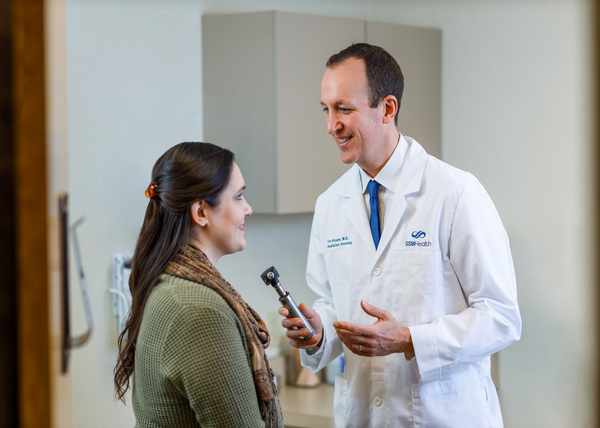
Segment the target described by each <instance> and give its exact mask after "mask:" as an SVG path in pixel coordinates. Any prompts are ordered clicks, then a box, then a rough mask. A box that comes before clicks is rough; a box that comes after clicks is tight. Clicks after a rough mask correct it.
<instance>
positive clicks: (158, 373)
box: [133, 247, 283, 428]
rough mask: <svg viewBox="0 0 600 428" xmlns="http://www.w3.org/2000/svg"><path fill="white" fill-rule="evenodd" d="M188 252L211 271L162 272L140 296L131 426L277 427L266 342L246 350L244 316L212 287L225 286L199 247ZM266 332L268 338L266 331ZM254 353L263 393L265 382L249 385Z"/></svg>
mask: <svg viewBox="0 0 600 428" xmlns="http://www.w3.org/2000/svg"><path fill="white" fill-rule="evenodd" d="M187 248H188V249H189V248H193V247H187ZM192 251H193V253H194V254H195V257H196V258H197V259H198V262H199V263H200V264H202V265H203V266H204V268H206V267H208V270H206V269H205V270H203V272H204V274H206V273H208V272H210V275H209V276H207V277H206V278H204V280H202V281H191V280H189V279H184V278H181V277H176V276H173V275H171V274H165V275H162V276H161V278H160V282H159V284H158V285H157V286H156V287H155V289H154V290H153V292H152V294H151V296H150V298H149V299H148V302H147V303H146V308H145V310H144V317H143V321H142V326H141V330H140V334H139V336H138V340H137V344H136V354H135V370H134V375H133V408H134V413H135V416H136V427H140V428H141V427H144V428H146V427H148V428H154V427H184V428H185V427H198V426H203V427H238V426H239V427H242V426H243V427H263V426H267V427H270V426H280V427H283V420H282V417H281V409H280V406H279V401H278V399H277V395H276V391H275V387H274V385H272V378H271V372H270V370H269V368H268V362H267V360H266V356H264V347H263V346H265V345H263V346H261V347H260V349H259V350H260V351H261V354H259V355H256V353H255V354H254V355H253V354H252V346H251V344H252V343H254V342H251V341H249V340H248V330H249V329H248V326H245V325H244V322H245V321H247V320H244V321H242V320H240V316H239V314H238V313H236V311H235V310H234V309H233V308H232V306H231V302H227V301H226V300H225V299H224V298H223V296H222V295H221V293H219V292H218V291H216V290H214V289H213V288H212V287H211V286H213V287H214V286H215V284H216V283H220V284H221V285H223V282H224V283H225V284H227V285H228V286H229V287H231V286H230V285H229V284H228V283H227V282H226V281H225V280H224V279H222V276H221V275H220V274H218V271H216V269H215V268H214V266H212V264H210V262H208V260H207V259H206V257H205V256H204V254H202V253H201V252H200V251H199V250H197V249H195V248H193V250H192ZM196 252H197V253H200V254H201V255H202V256H204V258H202V257H201V256H200V254H197V253H196ZM188 255H189V251H188ZM204 259H206V260H204ZM176 263H177V262H176ZM184 264H185V263H184ZM207 264H208V265H207ZM179 267H181V265H179ZM180 270H181V269H180ZM183 270H185V269H183ZM213 270H214V272H216V273H217V274H218V277H217V276H215V273H214V272H212V271H213ZM166 272H170V273H173V270H172V269H169V268H168V269H167V271H166ZM179 274H180V275H179V276H182V274H181V272H179ZM207 283H211V286H208V285H206V284H207ZM231 288H232V289H233V287H231ZM234 291H235V290H234ZM236 294H237V292H236ZM237 296H239V294H237ZM236 299H237V298H236ZM236 299H234V300H233V301H235V302H237V300H236ZM239 299H241V296H240V297H239ZM241 301H242V302H243V299H242V300H241ZM244 304H245V302H244ZM236 305H237V303H236ZM245 306H247V305H245ZM249 313H254V311H251V312H249ZM258 320H260V317H259V318H258ZM256 323H257V324H259V325H261V324H262V326H264V323H262V320H260V322H259V321H256ZM261 328H262V327H261ZM265 331H266V329H265ZM257 337H258V336H257ZM265 339H266V344H268V333H267V336H266V337H263V340H265ZM252 340H259V339H252ZM261 343H262V342H261ZM254 351H256V348H254ZM259 359H260V360H264V362H263V363H262V364H258V365H259V366H260V367H262V369H261V368H259V370H266V373H268V376H267V375H266V374H265V375H264V376H267V377H268V380H269V384H270V385H272V386H270V388H268V389H270V391H271V392H272V395H270V394H268V392H267V393H266V395H265V391H264V390H265V389H267V388H265V382H263V384H261V385H258V386H257V384H256V377H257V374H256V365H257V363H260V362H259V361H258V360H259ZM264 376H263V380H266V378H265V377H264ZM261 387H262V389H263V392H262V394H263V396H262V398H261V389H260V388H261ZM265 397H270V398H268V401H266V399H265Z"/></svg>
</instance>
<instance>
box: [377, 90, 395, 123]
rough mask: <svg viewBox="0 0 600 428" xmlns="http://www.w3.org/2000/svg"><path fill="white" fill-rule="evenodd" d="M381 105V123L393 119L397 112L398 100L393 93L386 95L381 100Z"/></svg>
mask: <svg viewBox="0 0 600 428" xmlns="http://www.w3.org/2000/svg"><path fill="white" fill-rule="evenodd" d="M381 105H382V107H383V123H389V122H393V121H394V117H395V116H396V112H398V100H397V99H396V97H395V96H393V95H388V96H387V97H385V98H384V99H383V100H381Z"/></svg>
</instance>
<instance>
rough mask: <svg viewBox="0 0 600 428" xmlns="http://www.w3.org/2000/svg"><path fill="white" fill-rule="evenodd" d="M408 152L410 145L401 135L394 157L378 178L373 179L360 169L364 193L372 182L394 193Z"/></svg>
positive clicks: (382, 169)
mask: <svg viewBox="0 0 600 428" xmlns="http://www.w3.org/2000/svg"><path fill="white" fill-rule="evenodd" d="M407 150H408V143H407V142H406V140H405V139H404V136H402V134H400V136H399V140H398V144H397V145H396V148H395V149H394V152H393V153H392V156H390V158H389V159H388V161H387V162H386V163H385V165H384V166H383V168H381V171H379V173H378V174H377V176H376V177H373V178H371V176H370V175H369V174H367V173H366V172H365V171H364V170H363V169H362V168H358V171H359V173H360V181H361V186H362V192H363V193H365V192H366V191H367V185H368V184H369V181H371V180H375V181H377V182H378V183H379V184H381V185H382V186H383V187H385V188H386V190H390V191H392V192H394V191H395V189H397V188H398V185H399V183H400V175H401V174H400V171H401V170H402V165H403V164H404V157H405V156H406V151H407Z"/></svg>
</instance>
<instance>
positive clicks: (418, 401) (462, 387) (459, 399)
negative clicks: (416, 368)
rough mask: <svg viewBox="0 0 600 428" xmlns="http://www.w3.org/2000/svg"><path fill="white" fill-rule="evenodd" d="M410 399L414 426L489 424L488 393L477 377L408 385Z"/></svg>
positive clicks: (477, 427) (475, 426) (464, 427)
mask: <svg viewBox="0 0 600 428" xmlns="http://www.w3.org/2000/svg"><path fill="white" fill-rule="evenodd" d="M412 402H413V418H414V426H415V427H423V428H425V427H446V428H470V427H472V428H481V427H491V426H492V418H491V414H490V410H489V403H488V392H487V388H486V385H485V383H484V382H483V381H482V379H481V377H480V376H470V377H465V378H458V379H444V380H440V381H437V382H430V383H425V384H420V385H419V384H417V385H412ZM465 409H468V411H465Z"/></svg>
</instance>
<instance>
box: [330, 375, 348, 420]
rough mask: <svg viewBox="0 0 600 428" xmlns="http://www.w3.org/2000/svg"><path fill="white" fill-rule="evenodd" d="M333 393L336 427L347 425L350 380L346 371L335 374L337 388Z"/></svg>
mask: <svg viewBox="0 0 600 428" xmlns="http://www.w3.org/2000/svg"><path fill="white" fill-rule="evenodd" d="M334 391H335V392H334V395H333V419H334V421H335V427H336V428H344V427H345V426H346V400H347V396H348V380H347V379H346V374H345V373H340V374H338V375H336V376H335V389H334Z"/></svg>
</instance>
